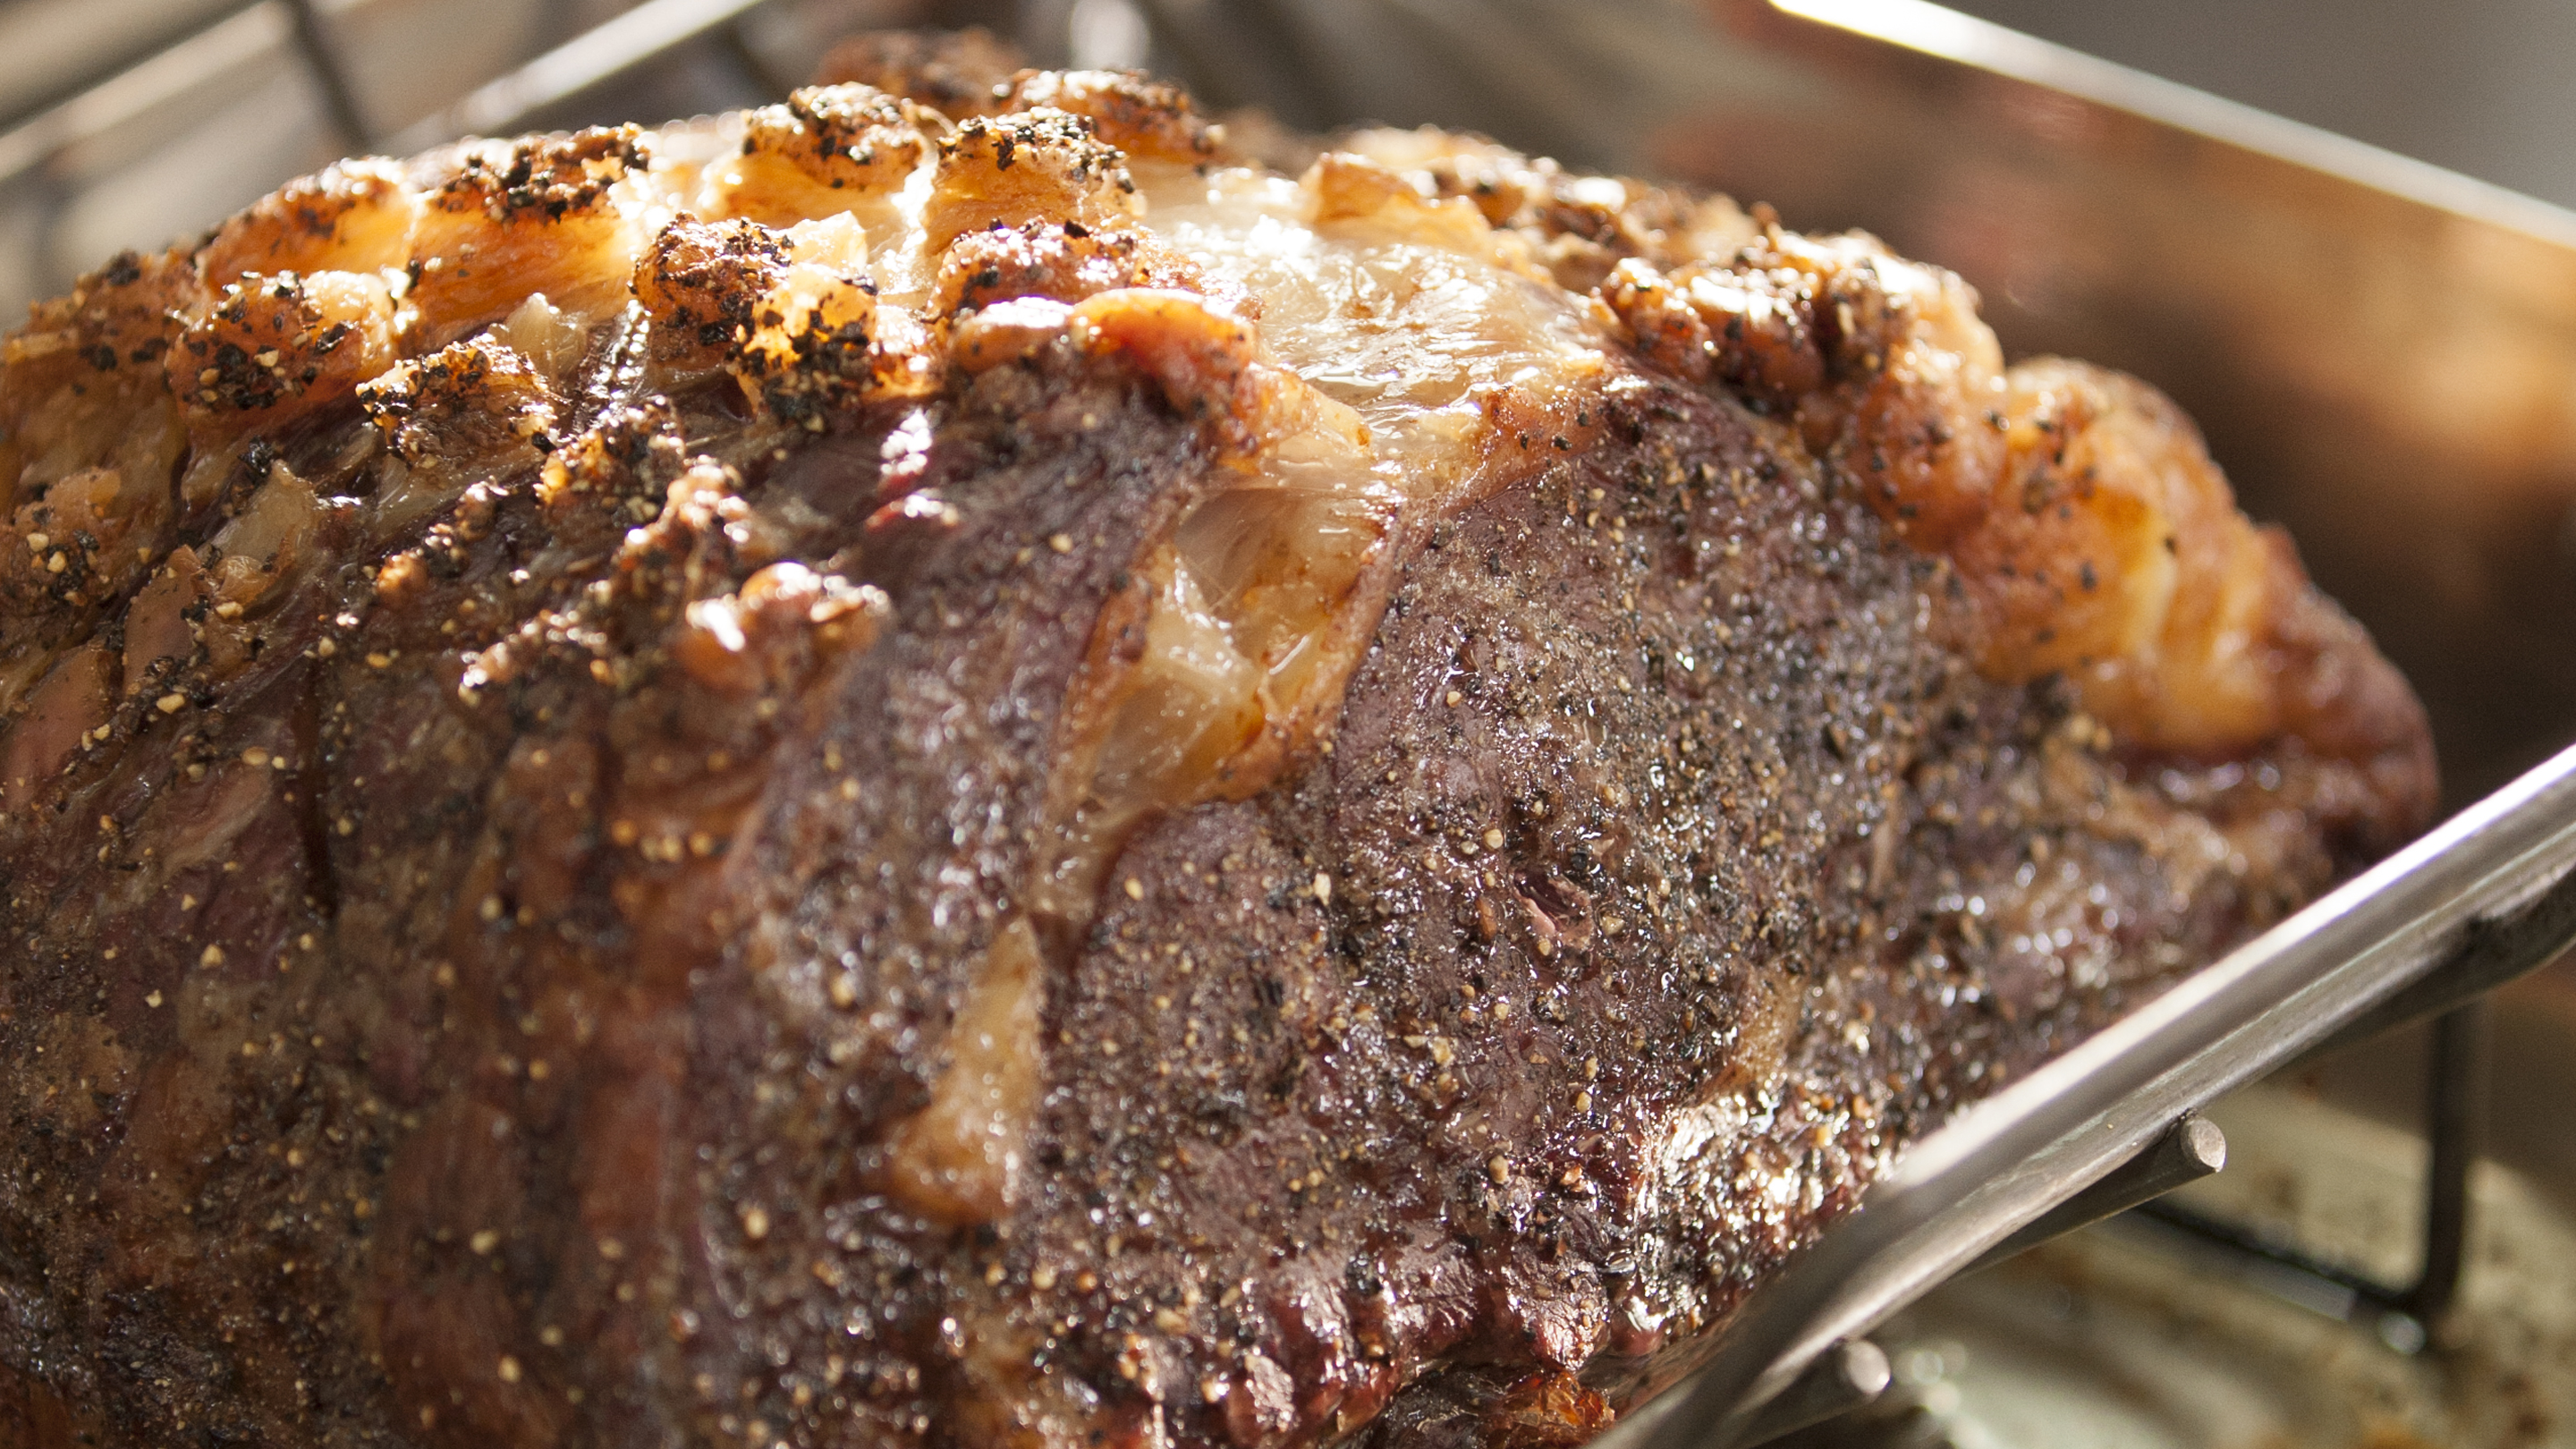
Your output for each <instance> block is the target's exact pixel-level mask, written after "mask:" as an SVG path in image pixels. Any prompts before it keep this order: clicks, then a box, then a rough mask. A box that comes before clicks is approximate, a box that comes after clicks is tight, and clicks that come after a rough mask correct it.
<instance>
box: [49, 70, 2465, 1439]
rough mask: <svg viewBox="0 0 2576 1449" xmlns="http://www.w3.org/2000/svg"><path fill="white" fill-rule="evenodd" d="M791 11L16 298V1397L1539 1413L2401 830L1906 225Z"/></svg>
mask: <svg viewBox="0 0 2576 1449" xmlns="http://www.w3.org/2000/svg"><path fill="white" fill-rule="evenodd" d="M834 64H835V66H836V71H837V74H838V75H840V76H841V77H843V78H844V79H843V83H840V84H835V85H829V86H824V87H820V88H817V89H813V90H808V91H804V92H800V93H799V94H798V95H797V96H796V97H795V98H794V99H793V100H792V101H791V102H789V103H788V104H786V105H783V106H774V107H769V108H766V109H763V110H758V111H753V112H749V113H747V114H741V115H734V116H728V117H723V118H720V119H717V120H713V121H705V122H698V123H692V124H687V125H679V126H673V127H669V128H665V129H663V130H661V131H658V132H656V131H647V130H638V129H634V128H627V129H621V130H596V131H585V132H582V133H579V134H575V135H555V136H540V137H532V138H527V139H522V140H516V141H494V142H472V143H467V144H462V145H459V146H455V147H451V148H448V149H445V150H441V151H438V152H435V153H432V154H430V155H427V156H424V157H421V158H418V159H416V160H412V161H406V162H389V161H380V160H379V161H356V162H350V163H347V164H344V165H341V166H339V167H336V168H334V169H332V170H329V171H326V172H324V173H323V174H321V175H319V176H317V177H314V178H312V179H310V180H307V181H302V182H297V183H295V184H293V185H290V186H288V187H286V188H285V189H284V190H282V191H280V192H279V193H277V194H276V195H274V196H272V197H270V198H269V199H267V200H265V201H262V202H261V203H259V204H258V205H256V206H254V207H252V208H251V209H250V210H249V211H247V212H245V213H243V214H242V215H241V216H239V217H237V218H235V219H234V220H232V221H230V222H228V223H226V224H225V225H224V226H222V227H221V228H219V229H218V230H216V231H215V232H214V233H212V234H211V235H209V236H208V237H206V238H205V239H204V240H203V241H202V242H201V243H199V244H196V245H193V246H183V247H180V248H178V249H176V250H173V251H170V252H168V253H165V254H162V255H156V256H125V257H120V258H118V259H116V260H115V261H113V262H111V263H110V264H109V265H108V266H107V267H106V268H105V269H104V270H102V271H100V272H98V273H96V274H94V275H92V276H91V277H89V278H87V279H86V280H85V281H83V282H82V283H81V284H80V286H79V287H78V288H77V289H76V290H74V291H73V292H72V294H71V295H70V296H68V297H65V298H63V299H60V300H58V301H54V302H50V303H46V304H44V305H41V306H39V307H38V308H36V309H35V314H34V317H33V319H32V321H31V322H30V323H29V325H28V326H27V327H26V328H25V329H24V330H22V331H20V332H18V333H16V334H14V335H12V336H11V337H9V338H8V340H7V341H6V343H5V370H0V430H5V437H4V438H0V452H5V454H6V456H5V459H0V519H5V520H6V522H5V526H0V925H5V928H6V929H5V935H0V1121H5V1124H6V1125H5V1129H0V1131H5V1136H0V1442H6V1443H8V1444H10V1445H13V1446H20V1449H53V1446H67V1445H73V1444H81V1445H101V1446H104V1445H118V1446H159V1445H203V1446H217V1445H250V1444H258V1445H266V1446H383V1449H394V1446H422V1449H426V1446H455V1449H467V1446H474V1449H488V1446H505V1449H552V1446H605V1449H628V1446H665V1445H670V1446H677V1445H742V1446H750V1449H772V1446H780V1445H786V1446H796V1449H820V1446H887V1445H916V1444H917V1445H936V1446H1005V1445H1020V1446H1073V1445H1081V1446H1095V1445H1120V1446H1143V1445H1179V1444H1225V1445H1234V1446H1244V1449H1250V1446H1268V1445H1289V1444H1317V1443H1331V1442H1358V1443H1367V1444H1377V1445H1386V1446H1396V1445H1435V1444H1438V1445H1463V1444H1476V1443H1483V1444H1493V1445H1507V1444H1563V1443H1572V1442H1576V1441H1579V1440H1580V1439H1582V1438H1583V1437H1585V1436H1586V1435H1588V1434H1590V1433H1591V1432H1593V1431H1595V1430H1597V1429H1598V1428H1599V1427H1600V1426H1602V1425H1603V1424H1605V1423H1607V1422H1609V1421H1610V1420H1611V1419H1612V1418H1613V1417H1614V1416H1615V1415H1616V1414H1617V1413H1618V1412H1619V1411H1620V1409H1621V1408H1622V1407H1623V1406H1626V1405H1628V1404H1631V1403H1634V1402H1636V1401H1637V1399H1638V1398H1639V1397H1640V1396H1641V1395H1643V1394H1645V1393H1648V1392H1651V1391H1652V1390H1654V1389H1655V1388H1657V1387H1659V1386H1661V1385H1662V1384H1664V1383H1667V1382H1669V1381H1671V1380H1672V1379H1673V1378H1674V1377H1675V1376H1677V1375H1678V1374H1679V1373H1680V1372H1682V1371H1683V1369H1684V1368H1686V1366H1687V1364H1688V1362H1689V1361H1690V1359H1689V1356H1690V1354H1691V1352H1692V1348H1693V1345H1694V1344H1695V1343H1698V1342H1704V1341H1705V1335H1706V1334H1707V1333H1708V1332H1709V1331H1710V1330H1712V1329H1713V1328H1715V1327H1716V1326H1718V1325H1720V1324H1722V1323H1723V1322H1724V1321H1725V1320H1726V1318H1727V1316H1728V1314H1729V1313H1730V1312H1731V1311H1732V1310H1733V1308H1734V1307H1735V1306H1736V1305H1737V1304H1739V1303H1740V1302H1741V1301H1742V1299H1743V1298H1744V1296H1745V1294H1746V1293H1747V1292H1748V1291H1749V1290H1751V1289H1752V1288H1754V1287H1755V1286H1757V1285H1759V1284H1760V1283H1761V1282H1762V1281H1763V1280H1764V1279H1765V1277H1766V1275H1768V1274H1770V1273H1772V1272H1773V1271H1775V1270H1776V1268H1777V1267H1778V1266H1779V1265H1780V1264H1781V1263H1782V1262H1783V1260H1784V1259H1787V1258H1788V1257H1790V1256H1791V1255H1792V1254H1793V1253H1795V1252H1796V1251H1797V1250H1798V1249H1799V1247H1800V1246H1801V1245H1802V1244H1804V1243H1806V1242H1808V1241H1810V1240H1812V1239H1813V1237H1814V1236H1815V1235H1816V1234H1817V1233H1818V1232H1819V1231H1820V1230H1821V1229H1822V1228H1823V1227H1824V1226H1825V1225H1826V1224H1828V1223H1829V1222H1831V1221H1832V1220H1833V1219H1834V1218H1835V1217H1836V1215H1837V1214H1840V1213H1843V1212H1845V1211H1847V1210H1848V1209H1849V1208H1850V1206H1851V1205H1852V1203H1853V1202H1854V1200H1855V1198H1856V1196H1857V1195H1858V1194H1859V1193H1860V1191H1861V1190H1862V1188H1863V1187H1864V1186H1866V1185H1867V1184H1868V1183H1869V1182H1870V1181H1871V1180H1872V1178H1873V1177H1874V1176H1876V1175H1878V1174H1880V1173H1882V1172H1883V1171H1884V1170H1885V1169H1886V1168H1887V1167H1888V1165H1889V1163H1890V1162H1891V1161H1892V1160H1893V1159H1894V1158H1895V1156H1896V1155H1897V1154H1898V1153H1899V1152H1901V1151H1902V1150H1903V1148H1904V1146H1905V1144H1906V1143H1907V1142H1908V1141H1910V1140H1913V1139H1916V1138H1918V1137H1920V1136H1921V1135H1922V1134H1924V1133H1925V1132H1927V1131H1929V1130H1930V1129H1932V1128H1934V1127H1936V1126H1938V1125H1939V1124H1940V1123H1941V1122H1942V1121H1943V1120H1944V1119H1945V1118H1946V1117H1948V1116H1950V1115H1951V1114H1952V1113H1954V1112H1955V1111H1956V1110H1957V1109H1959V1108H1960V1107H1961V1106H1962V1105H1963V1104H1965V1103H1967V1102H1970V1101H1972V1100H1973V1099H1975V1098H1977V1097H1979V1096H1981V1095H1982V1094H1985V1093H1987V1092H1989V1091H1991V1090H1993V1089H1994V1088H1995V1087H1996V1086H1997V1085H1998V1084H2000V1083H2003V1082H2007V1081H2010V1080H2013V1079H2014V1078H2015V1077H2016V1076H2018V1075H2019V1074H2022V1073H2024V1072H2026V1071H2028V1070H2029V1069H2030V1068H2032V1067H2033V1066H2034V1065H2036V1064H2038V1063H2040V1062H2041V1061H2043V1060H2045V1059H2047V1058H2048V1057H2049V1056H2051V1055H2052V1054H2053V1053H2056V1052H2058V1051H2060V1050H2062V1049H2063V1048H2064V1047H2066V1046H2067V1045H2068V1044H2069V1043H2071V1042H2073V1041H2075V1040H2077V1039H2079V1038H2081V1037H2082V1036H2084V1035H2085V1034H2086V1033H2087V1032H2088V1031H2090V1030H2093V1029H2095V1028H2096V1027H2098V1026H2099V1025H2100V1024H2101V1023H2103V1022H2106V1021H2108V1020H2110V1019H2112V1018H2114V1017H2116V1016H2117V1015H2118V1014H2119V1013H2120V1012H2122V1011H2123V1010H2125V1009H2127V1008H2129V1007H2130V1006H2132V1005H2134V1004H2135V1003H2137V1002H2139V1001H2141V1000H2143V999H2145V998H2147V997H2148V996H2150V995H2152V994H2153V993H2155V992H2156V991H2157V990H2159V989H2160V988H2162V987H2163V986H2165V985H2166V984H2168V983H2170V982H2171V981H2173V980H2174V979H2175V978H2176V977H2177V976H2178V975H2179V974H2180V973H2183V972H2186V971H2188V970H2190V969H2191V968H2192V967H2194V966H2195V965H2197V964H2199V963H2201V962H2204V961H2206V960H2208V959H2210V958H2211V957H2212V956H2213V955H2214V954H2216V953H2218V952H2220V951H2222V950H2224V949H2225V948H2226V947H2228V946H2229V945H2230V944H2232V943H2234V942H2236V941H2238V940H2240V939H2242V938H2244V937H2245V936H2246V935H2247V934H2248V933H2250V932H2252V931H2254V930H2256V929H2258V928H2260V927H2262V926H2263V925H2265V924H2266V923H2267V922H2270V921H2272V920H2274V919H2276V918H2278V917H2279V916H2280V915H2281V914H2282V913H2284V912H2285V911H2288V910H2289V909H2291V908H2293V907H2295V906H2297V905H2298V904H2299V903H2300V902H2302V901H2304V900H2306V899H2308V898H2309V897H2310V896H2312V895H2313V894H2314V893H2316V892H2317V891H2318V890H2319V889H2321V888H2322V887H2324V886H2326V885H2327V884H2329V883H2330V882H2332V881H2334V880H2335V879H2336V878H2337V877H2338V876H2340V875H2342V874H2344V873H2346V872H2348V871H2350V870H2351V869H2353V868H2355V867H2356V866H2358V865H2359V864H2361V863H2362V862H2364V861H2367V860H2368V859H2370V858H2371V857H2372V856H2373V855H2375V854H2377V853H2379V852H2381V851H2384V850H2385V849H2387V848H2388V847H2390V846H2391V845H2393V844H2394V843H2396V842H2398V841H2400V840H2402V839H2403V838H2405V837H2406V836H2407V835H2408V834H2409V833H2410V832H2411V831H2413V830H2415V829H2417V828H2419V826H2420V825H2421V823H2422V822H2423V821H2424V820H2425V819H2426V817H2427V814H2428V811H2429V810H2430V807H2431V804H2432V801H2433V776H2432V768H2431V763H2430V754H2429V751H2428V747H2427V742H2426V738H2425V732H2424V725H2423V721H2422V717H2421V714H2420V712H2419V710H2418V709H2417V706H2416V704H2415V702H2414V700H2413V697H2412V696H2411V695H2410V694H2409V693H2408V691H2407V688H2406V686H2405V685H2404V684H2403V682H2402V681H2400V680H2399V679H2398V678H2397V676H2396V675H2395V674H2394V673H2393V672H2392V671H2391V669H2390V668H2389V666H2388V665H2387V664H2386V663H2384V662H2383V661H2382V660H2381V659H2380V658H2379V657H2378V655H2377V654H2376V653H2375V652H2374V651H2373V650H2372V648H2371V646H2370V644H2369V642H2368V641H2367V640H2366V639H2365V638H2364V636H2363V634H2362V633H2361V631H2360V630H2359V629H2358V628H2357V627H2356V626H2355V625H2353V624H2352V623H2351V622H2350V621H2349V620H2348V619H2347V618H2346V617H2345V616H2344V615H2342V614H2341V613H2339V612H2338V611H2337V610H2336V609H2335V608H2334V607H2333V606H2332V605H2331V604H2330V603H2328V602H2326V601H2325V600H2323V599H2322V598H2320V597H2319V596H2318V595H2317V594H2316V593H2315V592H2314V591H2313V589H2312V588H2311V587H2310V586H2309V584H2308V582H2307V580H2306V578H2305V576H2304V575H2303V573H2302V572H2301V570H2300V567H2299V565H2298V563H2297V561H2296V557H2295V555H2294V554H2293V552H2292V550H2291V548H2290V545H2289V544H2288V542H2287V541H2286V540H2285V539H2284V538H2282V537H2281V536H2280V535H2279V534H2278V533H2276V532H2272V531H2269V530H2266V529H2261V528H2257V527H2255V526H2253V525H2251V524H2249V523H2248V522H2247V521H2246V520H2245V519H2244V518H2242V517H2241V516H2240V515H2239V514H2238V513H2237V512H2236V510H2235V508H2234V505H2233V503H2232V501H2231V499H2230V497H2229V494H2228V492H2227V489H2226V486H2225V484H2224V483H2223V481H2222V480H2221V479H2220V477H2219V474H2218V473H2217V471H2216V470H2215V469H2214V468H2213V467H2212V465H2211V463H2210V461H2209V459H2208V457H2207V455H2206V453H2205V452H2204V450H2203V448H2202V445H2201V443H2200V441H2199V439H2198V437H2197V436H2196V434H2195V433H2194V431H2193V429H2192V427H2191V425H2190V424H2189V423H2188V422H2187V421H2186V420H2185V419H2183V418H2182V417H2181V416H2179V415H2178V414H2177V413H2176V412H2175V410H2174V409H2173V408H2172V407H2171V406H2170V405H2169V404H2168V403H2166V402H2165V401H2164V400H2163V399H2162V398H2160V397H2159V396H2158V395H2156V394H2155V393H2154V392H2153V391H2151V390H2150V389H2148V388H2147V387H2145V386H2143V385H2141V384H2139V383H2137V382H2135V381H2132V380H2129V379H2127V378H2124V377H2119V376H2115V375H2112V374H2109V373H2106V372H2102V371H2099V370H2096V369H2093V368H2090V367H2087V366H2085V365H2083V364H2080V363H2074V362H2065V361H2055V360H2039V361H2031V362H2025V363H2022V364H2019V365H2017V366H2012V367H2006V366H2004V365H2003V363H2002V360H2001V358H2000V356H1999V354H1998V352H1997V349H1996V345H1995V342H1994V338H1993V336H1992V334H1991V333H1990V332H1989V331H1988V330H1987V329H1986V328H1985V326H1984V325H1983V324H1981V323H1980V322H1979V321H1978V320H1977V318H1976V315H1975V311H1974V306H1973V298H1972V296H1971V294H1970V293H1969V291H1968V289H1967V288H1966V287H1965V286H1963V285H1962V284H1961V283H1960V282H1958V281H1957V280H1956V279H1955V278H1952V277H1950V276H1948V275H1946V274H1944V273H1942V272H1940V271H1938V270H1935V269H1933V268H1929V267H1924V266H1919V265H1915V264H1912V263H1909V262H1905V261H1902V260H1899V259H1897V258H1895V257H1893V256H1891V255H1889V254H1888V253H1887V252H1886V251H1884V250H1883V249H1882V248H1881V247H1880V246H1879V245H1878V244H1877V243H1875V242H1874V241H1872V240H1871V239H1869V238H1867V237H1864V236H1838V237H1811V236H1803V235H1799V234H1797V233H1794V232H1789V231H1785V230H1782V229H1781V228H1780V227H1779V226H1778V225H1777V224H1776V222H1775V221H1774V220H1773V219H1772V218H1770V217H1769V216H1768V214H1767V213H1763V212H1758V211H1757V212H1755V213H1754V214H1751V215H1747V214H1746V213H1745V212H1743V211H1741V210H1739V209H1738V208H1737V207H1736V206H1735V205H1734V204H1732V203H1730V202H1728V201H1725V200H1723V199H1715V198H1702V197H1696V196H1691V195H1686V194H1682V193H1679V192H1675V191H1670V190H1664V189H1659V188H1656V187H1653V186H1648V185H1643V184H1639V183H1636V182H1629V181H1620V180H1615V179H1609V178H1600V177H1590V176H1579V175H1573V174H1569V173H1567V172H1565V171H1563V170H1561V169H1559V168H1558V167H1556V166H1554V165H1552V164H1551V163H1548V162H1545V161H1535V160H1531V159H1528V158H1525V157H1522V156H1519V155H1516V154H1513V153H1511V152H1509V151H1506V150H1503V149H1500V148H1498V147H1495V146H1493V145H1490V144H1487V143H1484V142H1481V141H1477V140H1474V139H1471V138H1464V137H1459V136H1453V135H1445V134H1440V133H1436V132H1378V133H1362V134H1356V135H1350V136H1345V137H1341V138H1338V139H1336V140H1334V141H1332V142H1330V143H1328V144H1324V145H1320V146H1307V145H1303V144H1302V143H1298V142H1295V141H1292V140H1288V139H1285V138H1281V137H1278V136H1276V135H1263V136H1259V137H1254V136H1252V135H1250V134H1249V132H1250V128H1248V127H1247V128H1239V130H1241V131H1242V132H1243V133H1244V134H1243V136H1242V138H1241V139H1238V140H1237V141H1234V142H1228V141H1227V140H1226V139H1225V138H1224V137H1223V136H1222V135H1221V134H1220V133H1219V132H1218V131H1217V130H1216V129H1215V128H1212V127H1210V126H1208V125H1207V124H1205V123H1203V122H1202V121H1201V120H1200V119H1199V118H1198V117H1196V116H1194V115H1193V114H1192V113H1191V111H1190V110H1189V108H1188V106H1187V104H1186V102H1185V101H1184V100H1183V99H1182V98H1181V97H1180V96H1178V95H1177V94H1176V93H1174V92H1173V91H1171V90H1169V89H1167V88H1164V87H1160V86H1157V85H1153V84H1150V83H1147V82H1145V81H1142V80H1140V79H1137V78H1134V77H1128V76H1117V75H1103V74H1082V73H1074V74H1048V73H1027V72H1022V73H1017V74H1006V73H1002V72H1000V71H999V70H998V69H997V68H996V67H995V65H994V64H993V63H992V62H991V60H990V58H989V57H988V56H987V55H985V54H984V53H983V52H981V51H979V50H978V49H976V48H975V47H974V46H972V45H966V46H962V47H961V46H944V47H943V46H940V45H926V44H921V43H915V42H876V43H871V44H868V45H862V46H860V47H858V48H856V49H853V50H851V51H848V52H845V53H844V54H842V55H841V56H839V57H838V58H837V59H836V61H835V63H834ZM1256 153H1258V154H1256Z"/></svg>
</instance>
